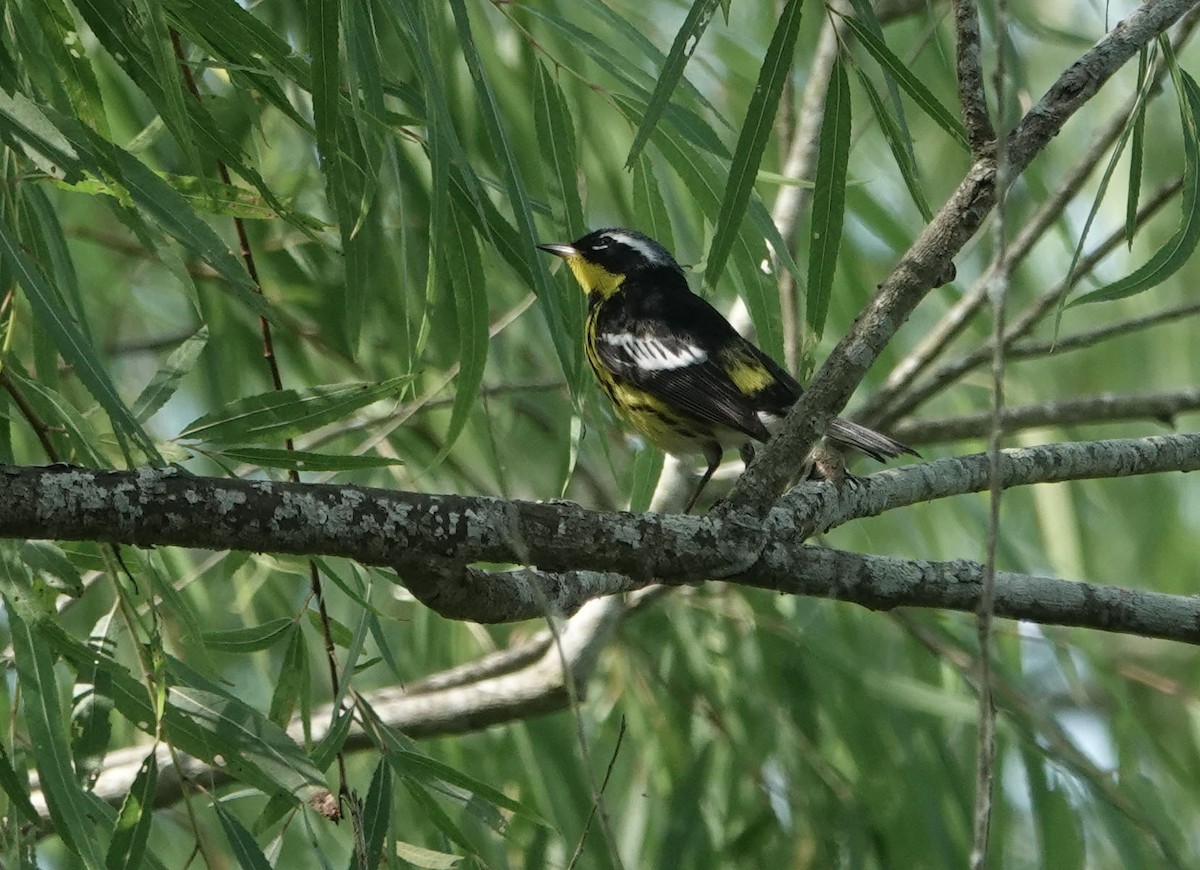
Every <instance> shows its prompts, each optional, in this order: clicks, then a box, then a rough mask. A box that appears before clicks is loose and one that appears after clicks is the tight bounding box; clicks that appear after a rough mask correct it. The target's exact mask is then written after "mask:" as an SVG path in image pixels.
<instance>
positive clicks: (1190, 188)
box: [1070, 69, 1200, 306]
mask: <svg viewBox="0 0 1200 870" xmlns="http://www.w3.org/2000/svg"><path fill="white" fill-rule="evenodd" d="M1179 78H1180V80H1181V81H1182V84H1183V87H1182V92H1181V93H1180V94H1179V116H1180V121H1181V122H1182V124H1183V193H1182V196H1181V203H1180V205H1181V209H1182V212H1183V214H1182V218H1181V220H1180V224H1179V229H1177V230H1176V231H1175V233H1174V235H1172V236H1171V238H1170V239H1168V240H1167V242H1166V243H1165V244H1164V245H1163V246H1162V247H1160V248H1159V249H1158V250H1157V251H1155V252H1154V254H1153V255H1151V257H1150V259H1149V260H1147V261H1146V263H1145V264H1144V265H1142V266H1141V268H1139V269H1137V270H1135V271H1134V272H1133V273H1132V274H1130V275H1126V276H1125V277H1124V278H1121V279H1120V280H1117V281H1114V282H1112V283H1111V284H1107V285H1105V286H1104V287H1101V288H1099V289H1098V290H1093V291H1092V292H1091V293H1085V294H1084V295H1083V296H1080V297H1079V298H1077V299H1075V300H1073V301H1072V302H1071V303H1070V305H1071V306H1075V305H1083V304H1087V303H1092V302H1110V301H1112V300H1114V299H1124V298H1125V297H1127V296H1133V295H1135V294H1138V293H1143V292H1145V291H1146V290H1149V289H1151V288H1153V287H1157V286H1158V285H1159V284H1161V283H1162V282H1163V281H1165V280H1167V279H1168V278H1170V277H1171V276H1172V275H1174V274H1175V273H1176V272H1178V271H1179V269H1180V268H1182V266H1183V264H1184V263H1186V262H1187V261H1188V259H1189V258H1190V257H1191V256H1192V252H1193V251H1195V250H1196V244H1197V242H1200V197H1198V196H1197V183H1196V179H1197V169H1198V164H1200V135H1198V133H1197V119H1200V88H1197V86H1196V82H1195V80H1194V79H1193V78H1192V77H1191V76H1190V75H1188V74H1187V73H1186V72H1184V71H1183V70H1182V69H1181V70H1179Z"/></svg>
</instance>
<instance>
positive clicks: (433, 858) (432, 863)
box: [396, 840, 464, 870]
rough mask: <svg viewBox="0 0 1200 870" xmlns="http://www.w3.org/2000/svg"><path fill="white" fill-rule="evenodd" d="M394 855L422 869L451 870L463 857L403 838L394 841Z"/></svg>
mask: <svg viewBox="0 0 1200 870" xmlns="http://www.w3.org/2000/svg"><path fill="white" fill-rule="evenodd" d="M396 857H397V858H399V859H400V860H401V861H405V862H407V863H409V864H412V865H413V866H414V867H421V868H422V870H453V868H454V867H457V866H458V865H459V864H460V863H461V862H462V860H463V858H464V856H462V855H455V854H453V853H451V852H435V851H434V850H433V849H426V848H425V847H424V846H417V845H415V844H413V843H406V842H404V841H403V840H397V841H396Z"/></svg>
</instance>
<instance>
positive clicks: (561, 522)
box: [0, 434, 1200, 622]
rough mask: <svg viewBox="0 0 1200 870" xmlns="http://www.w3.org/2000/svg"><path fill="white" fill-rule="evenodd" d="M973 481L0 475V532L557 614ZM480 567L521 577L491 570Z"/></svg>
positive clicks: (935, 474)
mask: <svg viewBox="0 0 1200 870" xmlns="http://www.w3.org/2000/svg"><path fill="white" fill-rule="evenodd" d="M1002 460H1003V461H1002V483H1003V485H1004V486H1005V487H1006V488H1011V487H1014V486H1024V485H1028V484H1032V483H1046V482H1055V481H1065V480H1080V479H1087V478H1097V477H1119V476H1127V475H1136V474H1151V473H1156V472H1163V471H1191V470H1195V469H1196V468H1200V435H1194V434H1193V435H1165V436H1156V437H1151V438H1135V439H1120V440H1112V441H1095V442H1083V443H1074V444H1050V445H1044V446H1041V447H1032V448H1025V449H1021V450H1007V451H1004V453H1003V456H1002ZM986 485H987V458H986V456H984V455H982V454H977V455H974V456H963V457H954V458H950V459H941V460H938V461H936V462H928V463H922V464H918V465H912V466H908V467H906V468H901V469H893V470H888V471H884V472H880V473H878V474H874V475H871V476H870V477H867V478H864V479H862V480H860V481H859V482H858V483H857V485H854V486H845V487H835V486H833V485H831V484H808V485H805V486H802V487H798V488H797V489H796V490H795V491H794V492H793V493H792V494H790V495H789V496H788V497H787V498H785V499H784V501H783V502H782V503H781V505H780V508H779V509H777V510H775V511H773V512H772V513H771V515H770V517H769V518H768V520H767V522H766V523H764V524H763V525H761V526H758V525H755V526H749V527H748V526H746V525H745V524H744V523H742V522H740V521H739V520H738V519H737V518H730V519H723V518H720V517H691V516H678V515H662V514H653V513H651V514H641V515H635V514H628V513H614V512H601V511H589V510H585V509H584V508H582V507H580V506H579V505H577V504H575V503H573V502H551V503H531V502H520V501H503V500H501V499H494V498H478V497H466V496H456V495H426V494H421V493H411V492H400V491H392V490H383V489H373V488H367V487H357V486H349V485H345V486H336V485H328V484H293V483H280V482H268V481H242V480H228V479H224V478H207V477H193V476H190V475H186V474H183V473H180V472H178V471H177V470H175V469H141V470H138V471H131V472H121V471H97V470H92V469H83V468H72V467H66V466H50V467H46V468H17V467H11V466H0V488H2V489H3V493H4V498H3V499H0V536H3V537H13V538H57V539H62V540H93V541H105V542H111V543H122V544H136V545H141V546H161V545H169V546H185V547H202V548H207V549H240V550H252V551H269V552H277V553H292V554H297V555H312V554H322V555H329V556H341V557H345V558H351V559H356V560H358V561H359V562H362V563H364V564H369V565H382V566H388V567H392V568H395V569H396V570H397V571H398V572H399V573H400V576H401V578H402V580H403V581H404V582H405V583H406V585H407V586H408V588H409V589H410V590H411V591H412V592H413V593H414V594H415V595H416V596H417V597H418V598H419V599H421V600H422V601H423V602H424V603H426V604H427V605H429V606H430V607H433V608H434V609H436V610H437V611H438V612H439V613H442V614H443V615H445V616H449V617H453V618H459V619H471V620H475V621H479V622H497V621H510V620H515V619H528V618H533V617H538V616H542V615H544V609H545V605H546V604H547V603H549V606H550V607H551V609H552V610H558V611H560V612H563V613H570V612H573V611H574V610H576V609H577V608H578V607H579V606H580V605H581V604H583V603H584V602H585V601H587V600H589V599H592V598H595V597H597V596H602V595H608V594H611V593H614V592H624V591H629V590H632V589H637V588H641V587H644V586H648V585H651V584H652V583H655V582H666V583H687V582H696V581H701V580H705V579H710V578H732V577H741V576H749V575H750V574H752V573H753V572H754V571H756V570H757V568H756V565H757V560H758V558H759V554H761V553H766V552H768V551H771V550H772V548H776V549H777V548H779V547H781V546H783V547H791V546H795V545H798V544H799V543H801V542H803V541H804V540H805V539H807V538H808V537H810V536H811V535H812V534H813V533H814V532H816V531H821V530H825V529H829V528H832V527H834V526H837V525H842V524H843V523H846V522H849V521H850V520H853V519H856V518H859V517H864V516H875V515H877V514H880V513H883V512H884V511H887V510H893V509H895V508H899V507H904V506H907V505H911V504H915V503H917V502H922V501H928V500H931V499H935V498H946V497H948V496H952V495H959V494H962V493H967V492H977V491H979V490H981V489H983V488H985V487H986ZM479 562H494V563H495V562H499V563H509V564H515V565H522V566H536V567H537V568H539V569H540V570H539V571H531V570H518V571H511V572H491V571H485V570H482V569H478V568H475V567H472V566H473V565H474V564H475V563H479Z"/></svg>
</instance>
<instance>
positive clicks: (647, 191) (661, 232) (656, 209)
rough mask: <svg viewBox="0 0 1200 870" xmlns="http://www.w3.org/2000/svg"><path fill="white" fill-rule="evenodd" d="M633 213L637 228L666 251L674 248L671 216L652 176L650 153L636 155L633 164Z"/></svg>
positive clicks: (656, 181)
mask: <svg viewBox="0 0 1200 870" xmlns="http://www.w3.org/2000/svg"><path fill="white" fill-rule="evenodd" d="M633 215H634V220H635V221H637V228H638V229H639V230H641V231H642V232H644V233H645V234H646V235H648V236H650V238H652V239H656V240H657V241H658V242H659V243H660V244H661V245H662V246H663V247H664V248H666V249H667V250H668V251H673V250H675V236H674V233H672V232H671V216H670V215H669V214H668V213H667V203H666V202H665V201H664V200H663V196H662V192H661V191H660V190H659V188H658V179H656V178H655V177H654V166H653V165H652V164H651V162H650V155H649V154H646V153H643V154H640V155H638V159H637V162H636V163H634V164H633Z"/></svg>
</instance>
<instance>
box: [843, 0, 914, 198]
mask: <svg viewBox="0 0 1200 870" xmlns="http://www.w3.org/2000/svg"><path fill="white" fill-rule="evenodd" d="M850 4H851V5H852V6H853V7H854V12H855V14H856V15H858V18H859V20H860V21H862V23H863V24H864V25H865V26H866V27H868V28H869V29H870V30H871V32H872V33H874V34H875V36H876V37H878V38H879V40H880V41H884V39H883V25H881V24H880V23H879V18H878V17H877V16H876V15H875V8H874V6H872V5H871V0H850ZM882 69H883V81H884V84H885V85H887V91H888V98H889V100H890V101H891V104H892V111H893V112H894V113H895V118H894V120H895V126H896V130H897V132H898V136H897V139H898V140H899V142H900V143H901V146H902V148H903V151H904V153H905V155H907V158H908V163H910V164H912V165H914V166H915V165H916V162H917V156H916V154H915V153H914V151H913V143H912V134H911V133H910V132H909V130H908V119H907V118H906V117H905V114H904V102H903V101H902V100H901V99H900V88H899V87H898V86H897V85H896V79H895V77H894V76H893V75H892V74H891V73H890V72H888V71H887V69H886V68H882ZM926 220H928V218H926Z"/></svg>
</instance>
